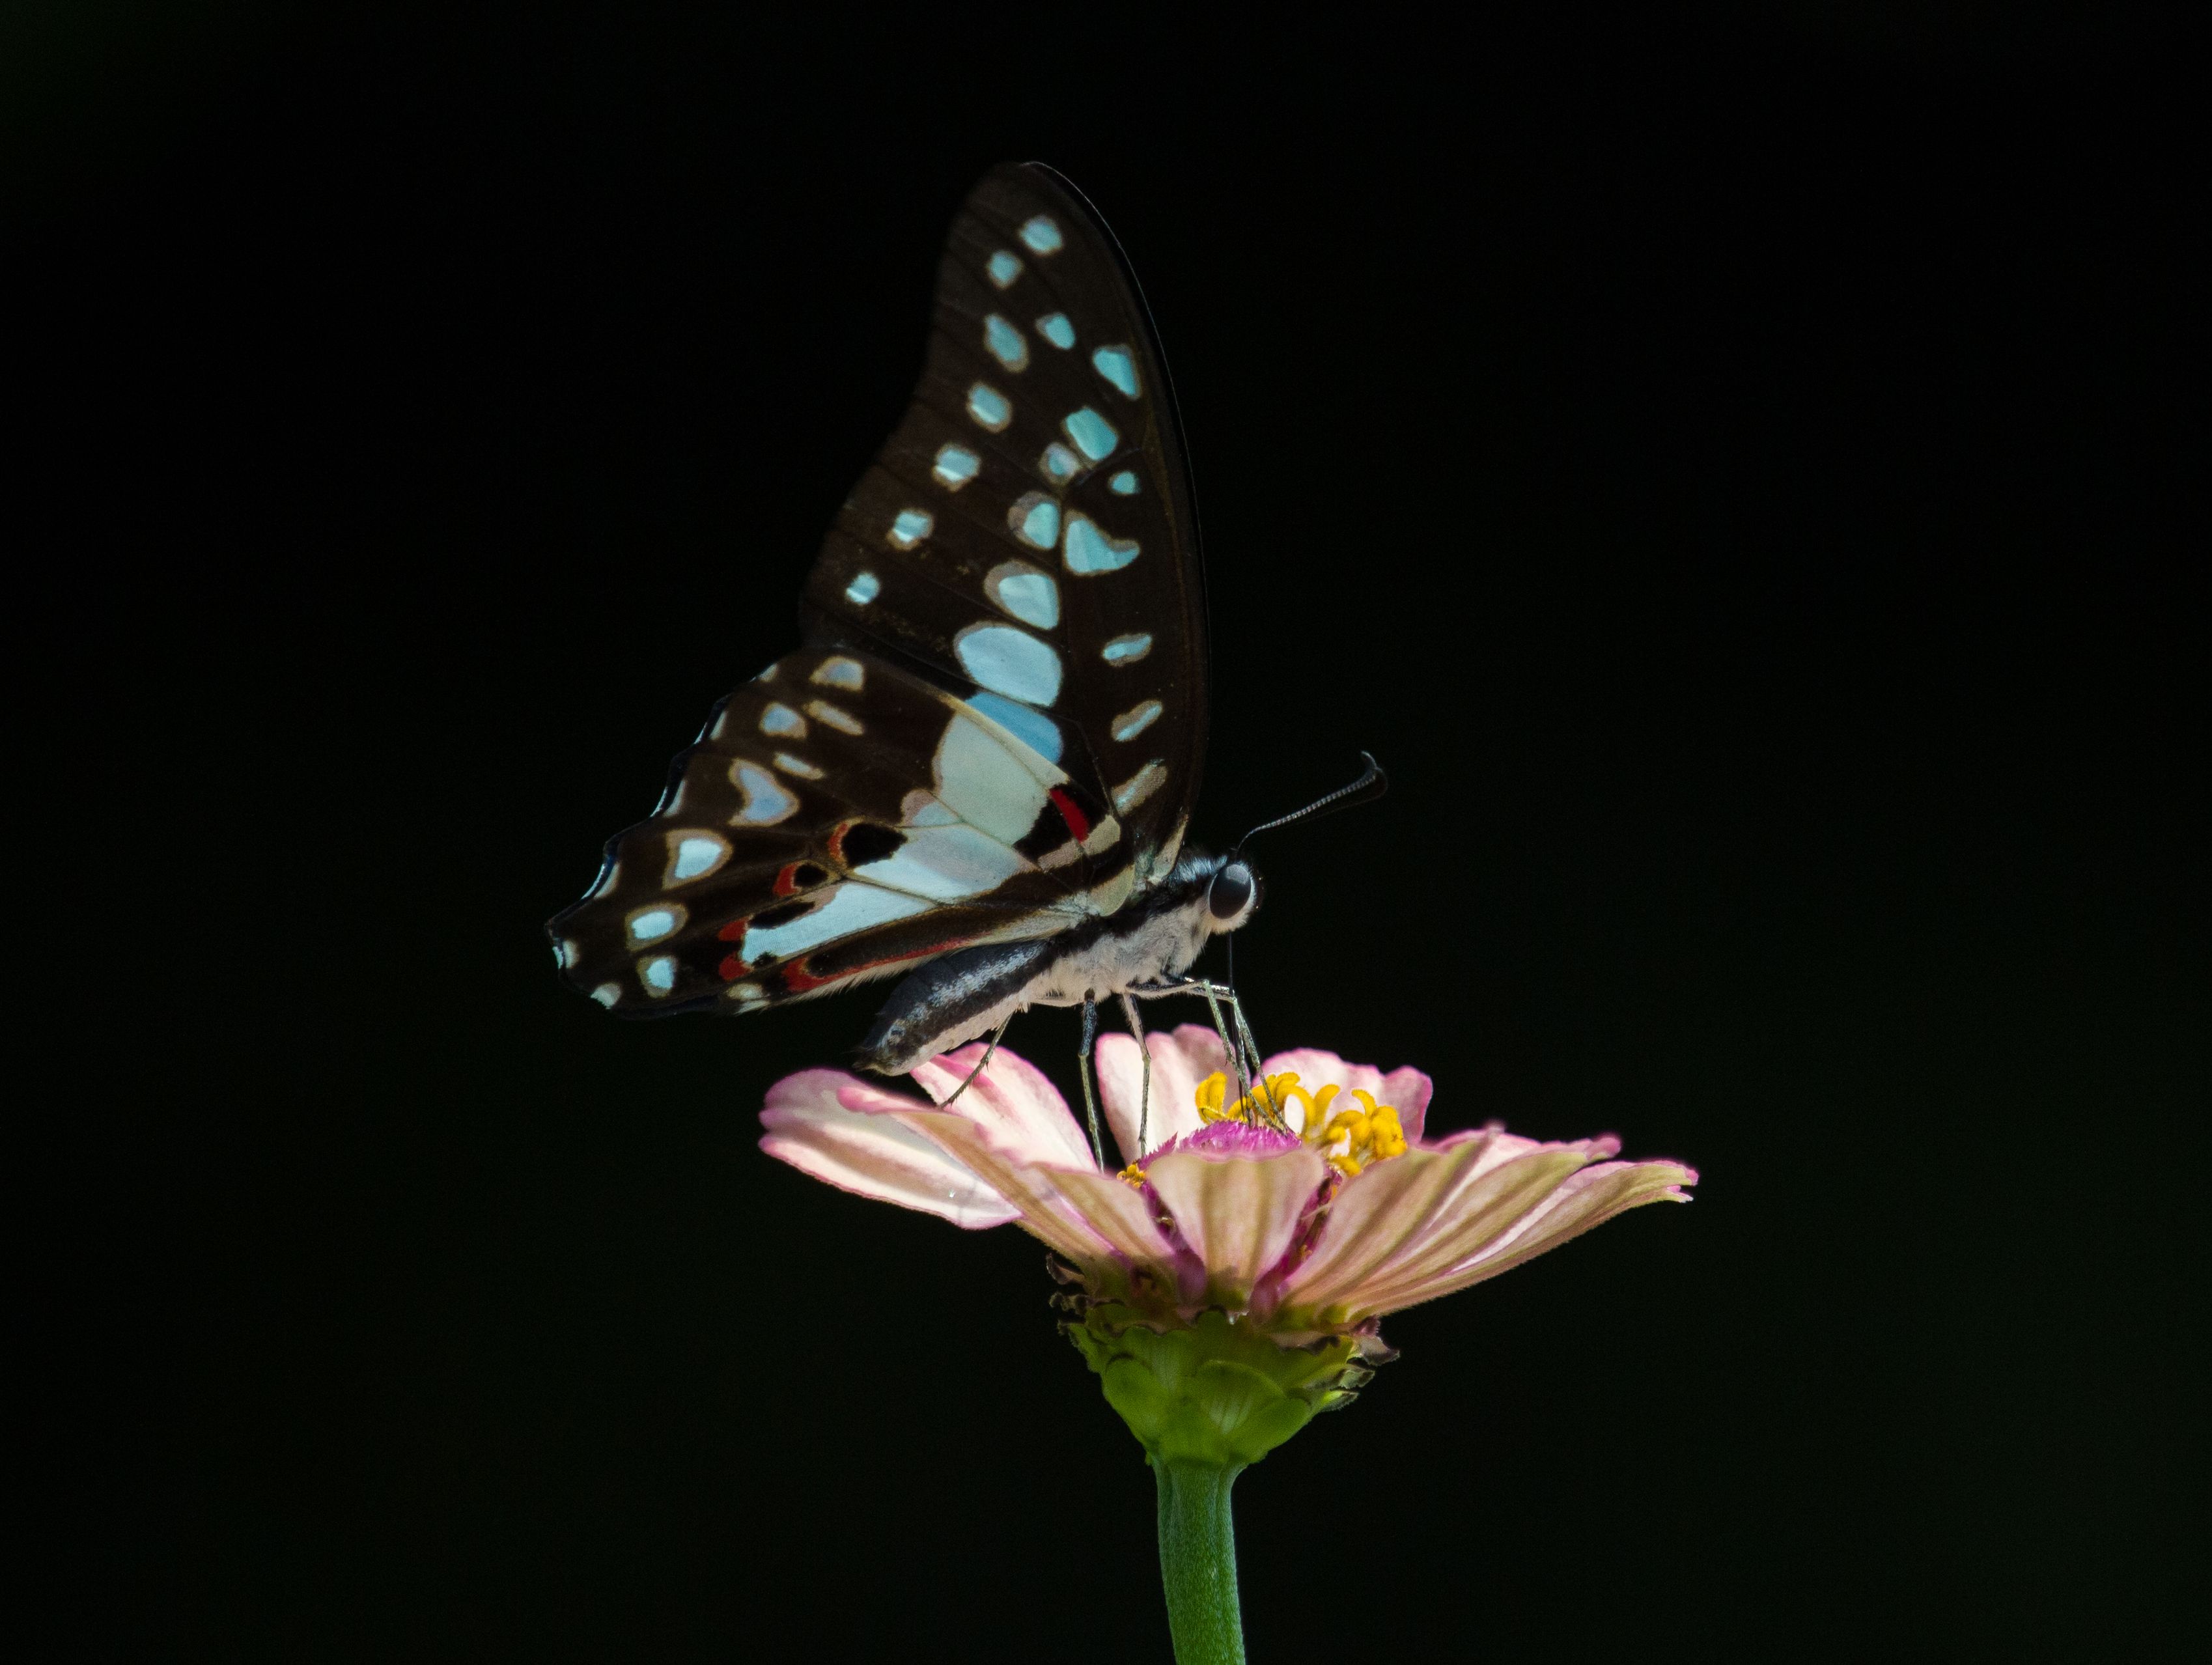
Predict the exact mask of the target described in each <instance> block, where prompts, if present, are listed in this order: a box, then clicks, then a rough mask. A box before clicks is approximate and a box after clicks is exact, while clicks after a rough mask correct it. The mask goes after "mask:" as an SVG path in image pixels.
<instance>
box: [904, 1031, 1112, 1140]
mask: <svg viewBox="0 0 2212 1665" xmlns="http://www.w3.org/2000/svg"><path fill="white" fill-rule="evenodd" d="M982 1055H983V1042H981V1041H972V1042H969V1044H968V1045H966V1046H964V1047H962V1048H959V1049H958V1050H957V1051H955V1052H949V1053H945V1054H943V1055H942V1056H940V1057H937V1058H932V1059H930V1060H927V1062H925V1063H921V1064H917V1065H915V1067H914V1069H913V1071H912V1076H913V1080H914V1084H915V1085H916V1086H917V1087H920V1088H921V1090H922V1091H924V1092H926V1093H927V1094H928V1095H929V1096H930V1097H931V1098H932V1099H933V1100H935V1101H936V1102H937V1103H939V1105H943V1104H944V1103H945V1101H946V1100H948V1099H951V1101H952V1103H951V1113H952V1114H953V1115H963V1116H965V1117H967V1118H968V1120H969V1121H972V1122H974V1123H975V1125H976V1126H977V1127H980V1128H981V1129H982V1130H983V1132H984V1133H985V1134H986V1135H987V1136H988V1137H989V1139H990V1140H991V1143H992V1144H993V1145H995V1146H997V1147H998V1149H999V1150H1000V1151H1001V1152H1004V1153H1005V1154H1006V1155H1007V1156H1009V1157H1012V1158H1014V1159H1015V1160H1016V1161H1018V1162H1032V1163H1036V1162H1041V1163H1045V1164H1049V1165H1051V1166H1054V1167H1063V1168H1064V1167H1076V1168H1090V1167H1094V1166H1096V1165H1097V1164H1094V1163H1093V1162H1092V1161H1091V1141H1090V1140H1089V1139H1086V1138H1085V1136H1084V1133H1083V1129H1082V1128H1081V1127H1078V1126H1077V1125H1076V1121H1075V1118H1074V1117H1073V1115H1069V1114H1068V1109H1067V1103H1066V1100H1065V1099H1063V1098H1061V1097H1060V1090H1059V1089H1058V1088H1057V1087H1055V1086H1054V1085H1052V1083H1051V1082H1050V1081H1048V1080H1047V1079H1045V1075H1044V1072H1043V1071H1042V1070H1040V1069H1039V1068H1037V1066H1036V1065H1035V1064H1032V1063H1030V1061H1029V1060H1028V1059H1026V1058H1023V1057H1019V1056H1018V1055H1017V1054H1013V1053H1011V1052H1008V1051H1007V1050H1006V1048H1004V1047H1001V1048H999V1050H998V1051H996V1052H995V1053H993V1054H991V1063H990V1067H988V1068H987V1069H986V1070H985V1071H984V1072H983V1073H981V1075H979V1076H977V1077H976V1078H975V1080H974V1081H972V1082H969V1085H968V1090H967V1091H965V1092H961V1093H960V1096H959V1097H957V1099H956V1098H953V1097H952V1096H953V1094H954V1093H955V1092H958V1091H959V1089H960V1084H961V1083H962V1082H963V1081H966V1080H967V1079H968V1072H969V1071H970V1070H972V1069H974V1068H975V1064H976V1060H979V1059H980V1058H981V1057H982Z"/></svg>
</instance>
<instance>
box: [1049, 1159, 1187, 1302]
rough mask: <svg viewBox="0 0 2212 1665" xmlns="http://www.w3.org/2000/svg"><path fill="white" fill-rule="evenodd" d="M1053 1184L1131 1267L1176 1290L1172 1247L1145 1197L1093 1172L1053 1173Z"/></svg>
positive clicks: (1122, 1182) (1126, 1184)
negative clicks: (1153, 1276) (1149, 1273)
mask: <svg viewBox="0 0 2212 1665" xmlns="http://www.w3.org/2000/svg"><path fill="white" fill-rule="evenodd" d="M1052 1182H1053V1184H1054V1186H1056V1187H1057V1188H1059V1190H1060V1194H1061V1195H1063V1196H1065V1197H1066V1199H1067V1200H1068V1201H1069V1202H1070V1203H1072V1204H1073V1205H1074V1206H1075V1207H1076V1208H1078V1209H1079V1210H1080V1211H1081V1212H1082V1214H1083V1218H1084V1221H1085V1224H1088V1225H1089V1226H1090V1227H1091V1230H1092V1231H1096V1232H1097V1234H1098V1235H1099V1236H1100V1237H1103V1238H1104V1239H1105V1240H1106V1241H1107V1242H1108V1243H1110V1244H1112V1245H1113V1246H1114V1248H1115V1250H1116V1251H1118V1252H1119V1253H1120V1254H1121V1255H1122V1256H1123V1257H1124V1258H1125V1259H1127V1261H1129V1262H1130V1264H1131V1265H1133V1266H1140V1267H1144V1268H1145V1269H1146V1270H1147V1271H1149V1272H1151V1273H1153V1274H1154V1275H1155V1276H1156V1277H1157V1278H1158V1279H1159V1280H1160V1284H1161V1285H1162V1287H1164V1288H1165V1289H1169V1290H1173V1289H1174V1288H1175V1287H1176V1258H1177V1257H1176V1249H1175V1245H1174V1244H1173V1243H1170V1242H1169V1241H1168V1239H1167V1235H1166V1233H1164V1232H1163V1231H1161V1230H1160V1228H1159V1224H1158V1222H1157V1221H1156V1220H1154V1219H1153V1218H1152V1205H1151V1204H1150V1203H1148V1202H1147V1201H1146V1200H1145V1195H1144V1193H1143V1192H1141V1191H1139V1189H1138V1188H1136V1187H1135V1186H1133V1185H1132V1184H1130V1183H1129V1182H1127V1180H1124V1179H1121V1178H1120V1177H1118V1176H1115V1175H1113V1174H1102V1173H1100V1172H1098V1171H1097V1170H1096V1169H1093V1170H1091V1171H1090V1172H1088V1173H1074V1172H1061V1171H1055V1172H1054V1175H1053V1176H1052Z"/></svg>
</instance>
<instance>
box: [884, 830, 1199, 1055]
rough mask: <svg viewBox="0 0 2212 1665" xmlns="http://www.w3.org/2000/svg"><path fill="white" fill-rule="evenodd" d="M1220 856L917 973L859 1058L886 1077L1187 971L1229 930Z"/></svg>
mask: <svg viewBox="0 0 2212 1665" xmlns="http://www.w3.org/2000/svg"><path fill="white" fill-rule="evenodd" d="M1222 865H1223V859H1222V858H1220V857H1217V856H1205V855H1188V856H1185V857H1184V858H1183V859H1182V860H1181V861H1180V862H1178V863H1177V864H1176V867H1175V870H1174V872H1171V873H1170V874H1169V875H1168V876H1167V877H1166V878H1164V879H1163V880H1162V881H1161V882H1160V883H1158V884H1155V885H1152V886H1150V887H1148V888H1147V889H1146V890H1142V891H1139V893H1138V894H1137V895H1136V896H1133V897H1132V898H1131V899H1130V901H1129V902H1128V903H1127V905H1126V906H1125V907H1123V908H1121V909H1120V910H1119V911H1118V912H1115V913H1113V914H1109V915H1105V916H1103V917H1102V918H1097V919H1094V920H1091V921H1086V922H1085V923H1084V924H1082V925H1079V926H1077V927H1073V929H1070V930H1067V931H1064V932H1061V933H1059V934H1058V935H1056V936H1051V937H1046V938H1043V939H1039V940H1036V941H1033V942H1020V943H994V944H989V945H981V946H978V947H974V948H964V949H961V950H958V951H956V952H953V953H950V954H947V955H945V957H943V958H941V959H938V960H934V961H932V962H931V963H929V964H927V965H925V966H923V967H922V968H921V969H919V970H917V971H915V972H914V973H913V974H912V975H910V976H908V978H907V979H906V981H903V982H902V983H901V984H900V985H899V986H898V987H897V988H896V989H895V990H894V991H892V994H891V997H890V1000H887V1001H885V1002H884V1008H883V1010H882V1011H881V1012H878V1014H877V1017H876V1023H875V1027H874V1028H872V1030H869V1031H868V1036H867V1039H866V1041H864V1042H862V1043H861V1045H860V1054H859V1055H860V1062H861V1064H862V1065H863V1066H865V1067H866V1068H868V1069H872V1070H878V1071H880V1072H882V1073H884V1074H886V1075H897V1074H902V1073H905V1072H906V1071H908V1070H910V1069H912V1068H913V1067H914V1066H915V1065H916V1064H919V1063H921V1061H922V1060H924V1059H926V1058H930V1057H933V1056H935V1055H936V1054H939V1053H941V1052H949V1051H950V1050H951V1049H952V1048H954V1047H957V1046H958V1045H960V1044H961V1043H962V1042H965V1041H971V1040H973V1039H975V1037H976V1036H979V1035H984V1034H987V1033H989V1032H990V1031H991V1030H994V1029H995V1028H997V1027H998V1025H999V1024H1000V1023H1002V1022H1004V1021H1005V1020H1006V1018H1009V1017H1011V1016H1012V1015H1013V1014H1014V1013H1015V1012H1020V1011H1023V1010H1024V1009H1025V1008H1027V1007H1029V1006H1080V1005H1082V1004H1083V1001H1084V1000H1085V998H1086V997H1089V998H1091V999H1093V1000H1109V999H1110V998H1111V997H1113V996H1115V995H1116V994H1122V993H1123V992H1125V991H1127V990H1128V989H1131V988H1135V987H1143V986H1145V985H1147V984H1153V983H1158V982H1161V981H1165V980H1167V979H1170V978H1174V977H1179V976H1181V975H1182V974H1183V973H1184V972H1185V971H1187V970H1188V969H1190V965H1191V963H1192V962H1193V961H1194V960H1195V959H1196V958H1197V957H1198V956H1199V951H1200V950H1201V949H1202V948H1204V947H1205V946H1206V938H1207V937H1208V936H1209V935H1210V934H1211V933H1212V932H1213V931H1214V930H1217V929H1219V928H1222V927H1221V924H1220V922H1218V921H1213V920H1212V919H1211V918H1210V917H1209V915H1208V913H1207V908H1206V896H1207V891H1208V888H1209V886H1210V885H1211V884H1212V879H1213V875H1214V873H1215V872H1216V871H1217V870H1218V868H1219V867H1220V866H1222Z"/></svg>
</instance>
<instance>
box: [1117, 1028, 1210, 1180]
mask: <svg viewBox="0 0 2212 1665" xmlns="http://www.w3.org/2000/svg"><path fill="white" fill-rule="evenodd" d="M1145 1049H1146V1051H1147V1052H1149V1053H1151V1054H1152V1108H1151V1111H1150V1114H1149V1115H1147V1116H1146V1121H1145V1133H1146V1137H1145V1149H1146V1150H1147V1151H1157V1150H1158V1149H1159V1147H1160V1146H1161V1145H1164V1144H1166V1143H1167V1142H1168V1140H1170V1139H1175V1138H1178V1137H1181V1136H1182V1135H1185V1134H1188V1133H1196V1132H1197V1131H1198V1129H1199V1126H1200V1121H1199V1115H1198V1103H1197V1097H1198V1084H1199V1083H1200V1082H1201V1081H1203V1080H1205V1079H1206V1077H1207V1076H1209V1075H1211V1074H1212V1073H1214V1072H1215V1071H1216V1070H1226V1069H1227V1068H1228V1067H1229V1054H1227V1053H1226V1052H1225V1051H1224V1050H1223V1049H1222V1045H1221V1037H1220V1036H1218V1035H1216V1034H1215V1033H1214V1032H1213V1031H1212V1030H1210V1029H1207V1028H1206V1027H1204V1026H1203V1025H1201V1024H1181V1025H1179V1026H1177V1027H1176V1028H1175V1029H1174V1030H1168V1031H1165V1032H1162V1031H1158V1030H1155V1031H1153V1032H1152V1033H1150V1034H1148V1035H1146V1036H1145ZM1097 1059H1098V1096H1099V1097H1101V1098H1103V1099H1104V1100H1105V1101H1106V1119H1107V1120H1108V1121H1110V1122H1111V1123H1112V1124H1113V1127H1114V1142H1115V1144H1116V1145H1119V1146H1120V1147H1121V1158H1122V1160H1123V1161H1125V1162H1140V1161H1142V1160H1143V1159H1144V1158H1143V1155H1142V1153H1141V1152H1139V1150H1138V1149H1137V1119H1138V1115H1137V1106H1138V1094H1139V1090H1140V1088H1141V1087H1142V1085H1143V1079H1144V1066H1143V1064H1142V1062H1141V1061H1140V1060H1139V1058H1138V1055H1137V1042H1136V1041H1135V1040H1134V1039H1133V1037H1132V1036H1127V1035H1102V1036H1099V1037H1098V1051H1097ZM1231 1096H1232V1097H1233V1096H1234V1095H1233V1093H1232V1095H1231Z"/></svg>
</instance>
